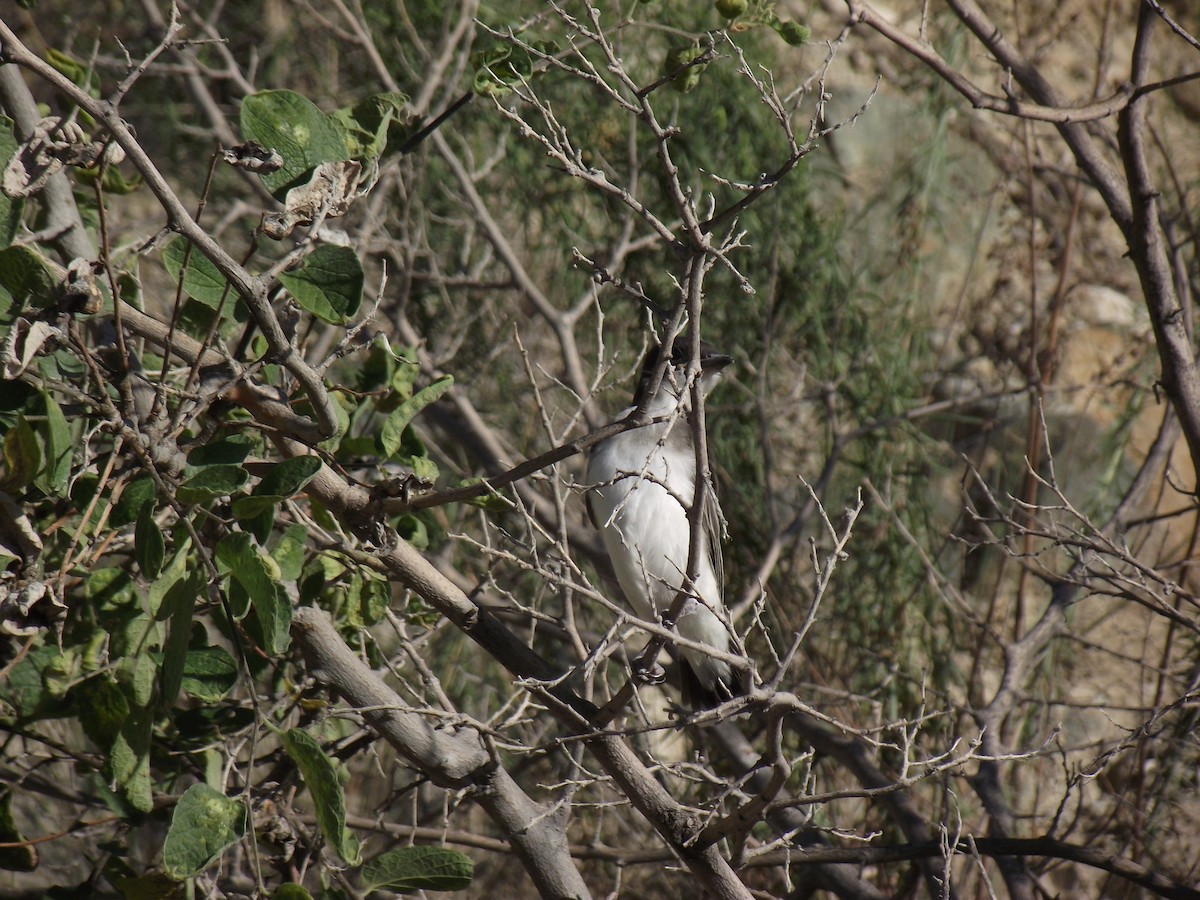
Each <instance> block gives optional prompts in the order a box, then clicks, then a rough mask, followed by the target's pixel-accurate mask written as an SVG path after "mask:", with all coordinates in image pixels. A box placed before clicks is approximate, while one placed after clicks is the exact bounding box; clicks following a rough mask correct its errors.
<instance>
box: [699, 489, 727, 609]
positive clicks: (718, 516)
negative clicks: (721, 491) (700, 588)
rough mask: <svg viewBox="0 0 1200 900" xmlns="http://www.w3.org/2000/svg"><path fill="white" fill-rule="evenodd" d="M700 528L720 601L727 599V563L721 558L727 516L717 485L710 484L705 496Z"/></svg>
mask: <svg viewBox="0 0 1200 900" xmlns="http://www.w3.org/2000/svg"><path fill="white" fill-rule="evenodd" d="M700 527H701V528H703V529H704V538H705V541H704V542H705V543H706V544H707V545H708V561H709V564H710V565H711V566H712V571H713V575H714V576H715V577H716V579H717V592H718V593H719V594H720V596H719V597H718V598H717V599H718V600H721V601H722V602H723V601H724V597H725V563H724V561H723V560H722V558H721V541H722V540H723V539H724V537H725V516H724V515H722V513H721V502H720V501H719V500H718V499H717V490H716V485H714V484H711V483H710V484H709V487H708V491H707V492H706V493H705V495H704V509H702V510H700Z"/></svg>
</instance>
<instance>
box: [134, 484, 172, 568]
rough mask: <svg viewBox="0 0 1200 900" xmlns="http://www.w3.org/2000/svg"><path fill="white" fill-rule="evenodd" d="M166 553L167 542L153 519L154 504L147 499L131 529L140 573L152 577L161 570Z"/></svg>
mask: <svg viewBox="0 0 1200 900" xmlns="http://www.w3.org/2000/svg"><path fill="white" fill-rule="evenodd" d="M166 555H167V543H166V541H165V540H164V539H163V533H162V529H161V528H159V526H158V523H157V522H155V521H154V504H153V502H150V501H147V502H146V503H144V504H142V511H141V512H140V513H139V514H138V519H137V526H136V527H135V528H134V531H133V556H134V558H135V559H136V560H137V564H138V566H140V567H141V570H142V574H143V575H145V576H146V577H147V578H150V579H154V578H157V577H158V573H159V572H161V571H162V566H163V560H164V559H165V558H166Z"/></svg>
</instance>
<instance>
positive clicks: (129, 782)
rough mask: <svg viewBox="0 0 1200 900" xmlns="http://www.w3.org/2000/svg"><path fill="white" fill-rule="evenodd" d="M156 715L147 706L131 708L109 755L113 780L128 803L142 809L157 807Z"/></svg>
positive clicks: (142, 810)
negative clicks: (153, 771) (153, 768)
mask: <svg viewBox="0 0 1200 900" xmlns="http://www.w3.org/2000/svg"><path fill="white" fill-rule="evenodd" d="M153 725H154V719H153V716H152V715H151V714H150V713H149V711H148V710H145V709H134V710H131V711H130V713H129V716H128V717H127V718H126V719H125V721H124V722H123V723H122V724H121V731H120V733H119V734H118V735H117V739H116V740H115V741H114V742H113V745H112V751H111V753H110V755H109V765H110V767H111V769H112V776H113V781H114V782H115V783H116V786H117V787H118V788H119V789H120V791H121V793H122V794H123V795H124V797H125V800H126V802H128V803H129V805H130V806H132V807H133V808H134V809H136V810H137V811H138V812H144V813H148V812H150V811H151V810H152V809H154V793H153V788H152V787H151V783H150V735H151V730H152V728H153Z"/></svg>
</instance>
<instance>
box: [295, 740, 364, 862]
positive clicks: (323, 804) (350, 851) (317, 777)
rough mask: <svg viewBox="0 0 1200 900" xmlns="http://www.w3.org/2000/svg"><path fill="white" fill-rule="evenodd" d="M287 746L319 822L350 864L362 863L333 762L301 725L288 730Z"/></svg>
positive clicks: (339, 853)
mask: <svg viewBox="0 0 1200 900" xmlns="http://www.w3.org/2000/svg"><path fill="white" fill-rule="evenodd" d="M283 746H284V749H285V750H287V753H288V756H290V757H291V758H292V759H293V760H294V761H295V763H296V767H297V768H298V769H299V770H300V774H301V776H302V777H303V778H304V784H305V786H306V787H307V788H308V792H309V793H310V794H312V798H313V805H314V807H315V810H316V814H317V823H318V824H319V825H320V826H321V833H322V834H324V835H325V840H326V841H328V842H329V845H330V846H331V847H332V848H333V849H334V851H335V852H336V853H337V855H338V856H340V857H341V858H342V859H343V860H345V862H346V863H347V864H349V865H352V866H355V865H358V861H359V855H358V839H357V838H356V837H355V836H354V835H353V834H352V833H351V832H350V830H349V829H348V828H347V827H346V798H345V797H344V796H343V795H342V785H341V782H340V781H338V777H337V770H336V769H334V767H333V762H332V761H331V760H330V759H329V757H328V756H326V755H325V752H324V751H323V750H322V749H321V745H320V744H318V743H317V742H316V740H314V739H313V737H312V736H311V735H310V734H308V732H306V731H301V730H300V729H298V728H292V729H289V730H288V731H287V732H285V733H284V735H283Z"/></svg>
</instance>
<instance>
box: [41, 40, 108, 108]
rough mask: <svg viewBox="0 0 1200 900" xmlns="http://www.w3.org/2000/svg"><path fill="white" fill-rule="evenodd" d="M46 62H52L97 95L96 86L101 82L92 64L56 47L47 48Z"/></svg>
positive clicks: (81, 85) (80, 85)
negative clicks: (83, 61)
mask: <svg viewBox="0 0 1200 900" xmlns="http://www.w3.org/2000/svg"><path fill="white" fill-rule="evenodd" d="M46 62H48V63H50V65H52V66H53V67H54V68H55V69H57V70H58V71H59V72H61V73H62V74H63V75H65V76H67V78H69V79H71V81H73V82H75V84H76V85H78V86H79V87H81V88H86V89H88V93H90V94H91V95H92V96H93V97H94V96H96V94H95V92H94V88H95V87H96V85H97V84H98V83H99V76H98V75H97V74H96V73H95V72H94V71H93V70H92V68H91V66H88V65H85V64H84V63H81V62H80V61H79V60H77V59H75V57H73V56H71V55H70V54H67V53H64V52H63V51H61V50H56V49H55V48H54V47H47V48H46Z"/></svg>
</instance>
